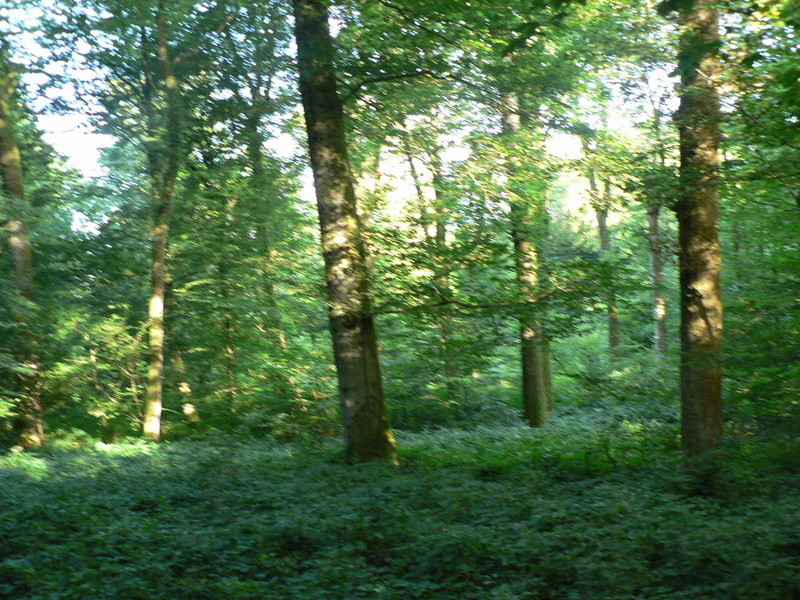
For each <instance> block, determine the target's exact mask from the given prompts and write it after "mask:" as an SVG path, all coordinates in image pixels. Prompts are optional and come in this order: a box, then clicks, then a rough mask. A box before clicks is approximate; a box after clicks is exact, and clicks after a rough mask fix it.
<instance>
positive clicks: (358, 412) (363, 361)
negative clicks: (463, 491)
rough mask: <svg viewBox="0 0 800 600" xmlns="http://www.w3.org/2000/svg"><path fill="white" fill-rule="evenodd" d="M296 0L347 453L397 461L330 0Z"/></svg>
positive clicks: (365, 458)
mask: <svg viewBox="0 0 800 600" xmlns="http://www.w3.org/2000/svg"><path fill="white" fill-rule="evenodd" d="M293 5H294V16H295V37H296V40H297V55H298V64H299V74H300V92H301V95H302V98H303V108H304V112H305V118H306V130H307V133H308V148H309V154H310V159H311V168H312V171H313V173H314V186H315V189H316V195H317V208H318V211H319V222H320V230H321V237H322V250H323V254H324V257H325V274H326V280H327V285H328V300H329V318H330V324H331V334H332V337H333V348H334V356H335V361H336V370H337V375H338V380H339V395H340V400H341V406H342V413H343V419H344V432H345V441H346V453H347V455H348V457H349V458H350V459H352V460H355V461H359V462H363V461H370V460H393V459H394V456H395V442H394V437H393V435H392V432H391V430H390V428H389V421H388V418H387V415H386V410H385V406H384V399H383V388H382V382H381V373H380V365H379V361H378V348H377V339H376V335H375V327H374V323H373V318H372V315H371V313H370V302H369V294H368V289H367V272H366V264H365V262H366V261H365V254H364V245H363V240H362V239H361V230H360V224H359V221H358V213H357V208H356V196H355V189H354V185H353V176H352V173H351V170H350V162H349V159H348V156H347V143H346V140H345V130H344V114H343V110H342V104H341V100H340V98H339V94H338V91H337V88H336V77H335V73H334V70H333V54H334V49H333V41H332V39H331V36H330V31H329V29H328V9H327V3H326V2H325V1H323V0H293Z"/></svg>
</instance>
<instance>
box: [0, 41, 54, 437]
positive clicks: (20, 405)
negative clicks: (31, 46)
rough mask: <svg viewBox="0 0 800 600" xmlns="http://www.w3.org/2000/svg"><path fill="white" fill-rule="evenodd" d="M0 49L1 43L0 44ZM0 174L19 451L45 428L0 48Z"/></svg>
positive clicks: (9, 75)
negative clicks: (12, 296)
mask: <svg viewBox="0 0 800 600" xmlns="http://www.w3.org/2000/svg"><path fill="white" fill-rule="evenodd" d="M0 43H2V42H0ZM0 61H2V64H0V69H1V70H0V78H1V80H0V169H1V170H2V180H3V196H4V198H0V201H2V210H0V222H2V224H3V225H4V226H5V230H6V242H7V244H8V250H9V256H10V258H11V271H12V275H13V280H14V287H15V293H16V296H17V298H15V301H14V307H13V315H12V316H13V319H14V321H15V323H16V326H17V331H18V332H19V334H20V335H19V339H18V340H17V343H16V358H17V361H18V362H19V363H20V366H21V367H23V368H24V369H25V372H24V373H19V374H18V375H17V377H16V379H17V381H16V382H15V383H16V389H17V393H18V400H17V406H16V419H15V430H16V433H17V434H18V436H19V443H20V445H21V446H23V447H35V446H41V445H42V443H43V442H44V422H43V418H42V405H41V398H40V390H39V357H38V352H37V349H36V345H37V344H36V336H35V335H34V333H33V331H32V330H31V320H32V318H34V315H33V314H32V311H31V310H30V308H29V307H30V306H31V305H32V304H33V303H34V301H35V287H34V279H33V257H32V252H31V244H30V235H29V232H28V225H27V223H26V222H25V220H24V217H22V216H19V215H20V213H24V209H25V207H26V206H27V199H26V196H25V183H24V179H23V173H22V157H21V154H20V151H19V147H18V146H17V142H16V139H15V136H14V115H13V112H12V108H11V106H12V103H13V100H14V96H15V95H16V91H17V74H16V73H13V72H11V70H10V69H9V68H8V57H7V55H6V49H5V46H3V47H0Z"/></svg>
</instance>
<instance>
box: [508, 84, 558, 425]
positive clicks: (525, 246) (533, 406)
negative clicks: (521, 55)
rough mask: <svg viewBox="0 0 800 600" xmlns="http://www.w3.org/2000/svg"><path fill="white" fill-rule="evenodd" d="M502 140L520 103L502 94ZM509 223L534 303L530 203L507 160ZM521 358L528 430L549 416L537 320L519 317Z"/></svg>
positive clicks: (521, 276) (515, 122)
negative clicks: (519, 187) (520, 189)
mask: <svg viewBox="0 0 800 600" xmlns="http://www.w3.org/2000/svg"><path fill="white" fill-rule="evenodd" d="M501 119H502V125H503V136H505V137H512V136H514V135H515V134H517V133H519V131H520V129H521V127H522V123H521V120H520V115H519V99H518V98H517V95H516V94H513V93H509V94H505V96H504V98H503V104H502V109H501ZM507 169H508V179H509V191H510V193H509V194H508V203H509V208H510V211H509V219H510V221H511V240H512V242H513V244H514V264H515V268H516V271H517V280H518V281H519V284H520V288H521V291H522V294H523V296H524V297H526V298H528V299H530V300H531V301H534V300H535V298H536V288H537V287H538V284H539V268H540V263H541V258H540V252H539V249H538V248H537V246H536V244H535V243H534V238H535V229H536V226H535V224H534V218H533V215H532V206H530V205H529V204H530V199H528V198H526V197H525V196H524V195H521V194H518V193H516V192H515V190H514V188H515V185H514V179H515V178H516V177H518V175H517V173H516V171H517V169H516V168H515V165H514V160H513V158H512V157H510V156H509V158H508V164H507ZM519 331H520V354H521V357H520V358H521V362H522V365H521V366H522V407H523V414H524V416H525V420H526V421H527V422H528V424H529V425H530V426H531V427H540V426H542V425H544V424H546V423H547V421H548V420H549V416H550V407H551V406H552V400H551V399H550V392H551V390H552V384H551V383H550V382H548V381H547V377H548V374H549V373H550V369H548V368H547V364H546V361H547V360H548V358H549V352H547V351H546V343H545V340H544V338H543V336H542V332H541V326H540V324H539V322H538V320H537V319H536V318H535V317H533V316H530V315H524V316H522V317H520V329H519Z"/></svg>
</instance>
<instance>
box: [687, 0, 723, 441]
mask: <svg viewBox="0 0 800 600" xmlns="http://www.w3.org/2000/svg"><path fill="white" fill-rule="evenodd" d="M715 4H716V2H715V0H694V2H692V3H690V6H689V7H688V8H686V9H685V12H684V13H682V14H681V20H680V24H681V29H682V35H681V51H680V55H679V64H678V66H679V70H680V72H681V90H680V108H679V110H678V113H677V114H676V122H677V125H678V130H679V133H680V155H681V165H680V172H681V187H682V194H681V197H680V199H679V201H678V203H677V206H676V213H677V217H678V227H679V236H678V237H679V266H680V291H681V401H682V432H683V448H684V451H685V452H686V454H687V455H689V456H696V455H701V454H705V453H707V452H709V451H712V450H714V449H715V448H717V447H718V446H719V444H720V442H721V440H722V427H723V417H722V395H721V381H722V369H721V345H722V298H721V295H720V267H721V255H720V245H719V239H718V231H717V230H718V179H719V172H718V148H719V143H720V131H719V121H720V105H719V97H718V94H717V80H718V77H719V60H718V58H717V53H718V44H719V32H718V16H717V13H716V11H715V9H714V5H715Z"/></svg>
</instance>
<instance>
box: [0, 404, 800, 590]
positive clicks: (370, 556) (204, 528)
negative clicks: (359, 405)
mask: <svg viewBox="0 0 800 600" xmlns="http://www.w3.org/2000/svg"><path fill="white" fill-rule="evenodd" d="M651 417H652V415H651V416H648V417H635V416H632V415H631V414H628V413H625V412H618V413H616V414H615V415H611V416H609V414H608V412H607V411H606V412H603V413H602V414H601V413H600V411H597V410H595V411H593V410H591V409H584V410H581V411H578V412H575V413H574V414H571V415H565V416H562V417H560V418H558V419H557V420H556V421H555V422H554V423H553V424H552V425H551V426H549V427H548V428H546V429H544V430H541V431H532V430H530V429H527V428H524V427H499V428H481V429H477V430H472V431H455V430H440V431H435V432H426V433H416V434H410V433H403V432H399V434H398V441H399V444H400V448H401V455H400V464H399V466H388V465H381V464H370V465H355V466H352V465H347V464H344V463H343V462H342V461H341V459H340V458H339V451H338V440H331V442H330V444H327V445H326V444H322V445H320V444H318V443H317V444H310V443H308V444H300V443H297V444H281V443H277V442H274V441H268V440H250V441H242V440H236V439H234V438H231V437H217V438H216V439H213V440H205V441H186V442H175V443H167V444H163V445H160V446H155V445H150V444H141V443H131V444H119V445H110V446H102V445H100V446H97V447H94V448H81V449H67V448H60V449H59V448H50V449H47V450H44V451H41V452H39V453H23V454H14V453H12V454H7V455H6V456H4V457H0V507H2V508H0V540H2V543H1V544H0V598H9V599H23V598H24V599H29V600H55V599H65V600H66V599H74V600H127V599H139V598H141V599H147V600H178V599H187V600H188V599H192V600H200V599H206V598H207V599H220V600H226V599H253V600H262V599H281V600H293V599H297V600H316V599H330V600H355V599H360V598H375V599H398V600H400V599H403V600H407V599H416V598H419V599H425V598H431V599H451V598H452V599H459V600H467V599H476V600H477V599H481V600H484V599H485V600H501V599H503V600H511V599H523V598H525V599H580V600H623V599H626V600H633V599H670V600H673V599H679V598H685V599H690V598H691V599H693V600H697V599H706V598H714V599H717V598H719V599H737V600H738V599H748V600H749V599H752V600H756V599H758V600H784V599H785V600H792V599H797V598H800V508H799V507H800V460H798V459H799V458H800V452H798V448H797V444H796V443H789V444H786V443H783V442H781V441H780V440H777V439H775V438H774V436H770V435H761V434H759V433H758V432H755V431H744V430H743V431H740V432H738V433H736V432H735V431H733V432H732V434H731V438H732V441H731V442H730V443H729V446H728V447H727V448H726V450H725V456H724V460H725V464H726V466H725V468H724V469H723V470H722V471H721V472H720V474H719V475H718V477H717V480H716V484H715V487H714V489H713V490H712V492H713V493H712V494H710V495H709V494H704V493H700V492H699V490H698V489H697V488H696V486H695V485H694V484H693V483H692V481H691V480H690V479H689V478H687V477H686V476H685V475H684V474H683V470H682V469H681V466H680V460H679V451H678V448H677V430H676V425H675V423H674V422H666V421H665V420H663V419H659V418H651ZM729 429H735V427H732V428H729Z"/></svg>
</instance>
